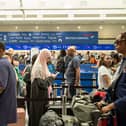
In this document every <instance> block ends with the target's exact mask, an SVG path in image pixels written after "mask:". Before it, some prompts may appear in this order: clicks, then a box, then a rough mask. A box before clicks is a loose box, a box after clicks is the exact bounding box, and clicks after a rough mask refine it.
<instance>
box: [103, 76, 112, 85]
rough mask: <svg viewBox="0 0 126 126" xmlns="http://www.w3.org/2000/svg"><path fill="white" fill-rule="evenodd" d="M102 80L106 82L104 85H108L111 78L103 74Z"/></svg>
mask: <svg viewBox="0 0 126 126" xmlns="http://www.w3.org/2000/svg"><path fill="white" fill-rule="evenodd" d="M103 80H104V82H105V84H106V87H109V86H110V85H111V79H110V77H109V76H108V75H107V74H105V75H103Z"/></svg>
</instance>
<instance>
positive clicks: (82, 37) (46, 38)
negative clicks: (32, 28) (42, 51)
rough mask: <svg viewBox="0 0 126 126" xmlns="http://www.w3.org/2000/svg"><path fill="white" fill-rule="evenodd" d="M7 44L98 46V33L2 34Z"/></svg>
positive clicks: (0, 37) (0, 38) (1, 37)
mask: <svg viewBox="0 0 126 126" xmlns="http://www.w3.org/2000/svg"><path fill="white" fill-rule="evenodd" d="M0 40H1V41H4V42H5V43H17V44H19V43H27V44H30V43H36V44H37V43H38V44H40V43H41V44H76V43H77V44H97V43H98V32H0Z"/></svg>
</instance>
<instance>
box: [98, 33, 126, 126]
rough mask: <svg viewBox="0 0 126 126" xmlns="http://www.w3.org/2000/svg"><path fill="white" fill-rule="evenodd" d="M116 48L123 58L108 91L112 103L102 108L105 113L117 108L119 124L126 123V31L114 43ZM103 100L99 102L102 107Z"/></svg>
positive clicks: (118, 125) (121, 125)
mask: <svg viewBox="0 0 126 126" xmlns="http://www.w3.org/2000/svg"><path fill="white" fill-rule="evenodd" d="M114 45H115V49H116V50H117V52H118V53H121V54H122V56H123V58H122V61H121V64H120V66H119V68H118V69H117V71H116V73H115V74H116V76H115V77H114V79H113V81H112V85H111V86H110V87H109V90H108V93H109V94H110V96H111V103H109V104H108V105H107V106H104V107H102V108H101V111H102V112H103V113H106V112H109V111H111V110H115V112H116V116H117V126H125V125H126V32H124V33H121V34H120V35H119V36H118V37H117V38H116V41H115V43H114ZM101 104H102V102H99V103H98V106H99V107H100V106H101Z"/></svg>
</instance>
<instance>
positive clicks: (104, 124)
mask: <svg viewBox="0 0 126 126" xmlns="http://www.w3.org/2000/svg"><path fill="white" fill-rule="evenodd" d="M116 121H117V120H116V116H115V115H112V114H111V113H105V114H102V115H101V116H100V117H99V119H98V123H97V126H117V122H116Z"/></svg>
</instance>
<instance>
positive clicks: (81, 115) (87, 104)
mask: <svg viewBox="0 0 126 126" xmlns="http://www.w3.org/2000/svg"><path fill="white" fill-rule="evenodd" d="M72 110H73V113H74V115H75V116H76V117H77V119H78V120H79V121H80V122H89V123H90V122H92V121H93V120H92V114H91V113H92V112H93V111H94V110H98V109H97V107H96V106H95V104H93V103H92V101H91V98H90V96H89V95H84V96H81V95H80V96H74V97H73V99H72Z"/></svg>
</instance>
